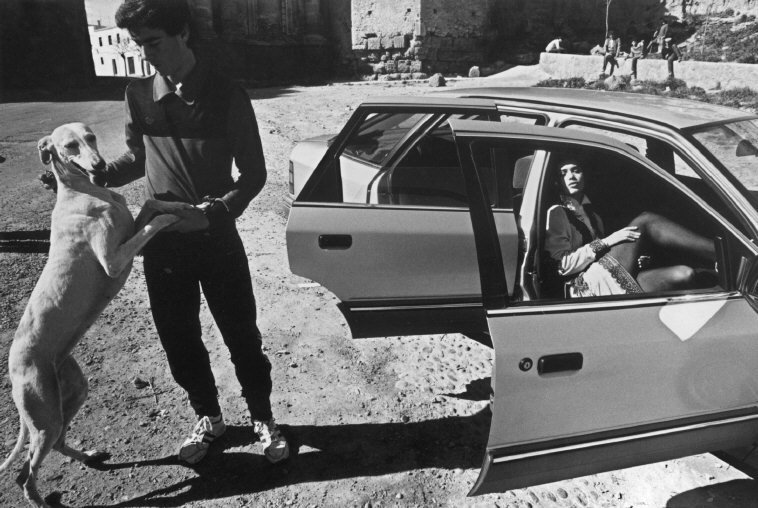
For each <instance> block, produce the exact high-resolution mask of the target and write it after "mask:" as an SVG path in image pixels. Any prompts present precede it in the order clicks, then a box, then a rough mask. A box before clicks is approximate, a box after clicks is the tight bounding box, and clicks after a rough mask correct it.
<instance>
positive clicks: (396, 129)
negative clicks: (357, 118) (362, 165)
mask: <svg viewBox="0 0 758 508" xmlns="http://www.w3.org/2000/svg"><path fill="white" fill-rule="evenodd" d="M428 116H429V115H428V114H425V113H370V114H368V115H367V116H366V118H364V120H363V123H362V125H361V126H360V128H359V129H358V130H356V131H355V133H354V134H353V135H352V136H351V137H350V139H349V140H348V141H347V144H346V145H345V148H344V151H343V155H348V156H351V157H355V158H356V159H359V160H361V161H364V162H368V163H371V164H377V165H380V164H382V162H383V161H384V160H385V159H386V158H387V156H388V155H389V154H390V153H391V152H392V150H393V148H395V146H396V145H397V144H398V142H400V140H402V139H403V137H404V136H405V135H406V134H407V133H408V131H409V130H410V129H412V128H413V127H414V126H415V125H416V124H418V123H419V122H420V121H421V120H422V119H423V118H425V117H428Z"/></svg>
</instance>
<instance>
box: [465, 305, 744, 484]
mask: <svg viewBox="0 0 758 508" xmlns="http://www.w3.org/2000/svg"><path fill="white" fill-rule="evenodd" d="M719 300H720V303H722V304H723V305H722V306H721V307H720V309H719V310H718V311H717V312H716V313H715V314H714V315H713V316H712V317H711V319H710V320H708V322H707V323H704V324H703V325H702V326H701V327H700V329H699V330H698V331H697V332H696V333H694V334H693V335H692V336H690V337H689V338H686V339H685V340H683V339H682V338H681V337H680V335H678V334H677V333H676V330H672V327H671V325H667V324H666V323H665V322H663V320H662V319H661V315H662V314H664V312H665V311H666V309H667V308H669V307H672V306H674V307H679V309H677V310H676V312H678V313H679V314H680V317H681V319H683V320H686V319H687V316H688V315H691V316H696V315H698V314H699V312H700V311H701V310H702V308H701V307H699V306H698V304H699V303H702V302H687V301H680V302H669V301H662V302H658V301H650V302H645V303H643V302H638V303H636V304H635V305H634V306H628V305H627V306H624V305H622V306H618V307H609V308H603V307H602V306H593V305H590V306H587V305H582V304H576V305H562V306H560V307H559V308H556V309H554V310H553V309H551V308H550V306H544V307H540V308H538V309H537V308H534V309H530V312H527V313H524V314H518V313H517V311H516V309H513V312H501V313H497V312H490V313H488V315H487V322H488V325H489V330H490V334H491V336H492V342H493V345H494V348H495V352H496V355H495V375H494V379H493V388H494V392H495V398H494V404H493V417H492V426H491V429H490V436H489V441H488V445H487V455H488V457H490V459H489V460H490V462H492V461H493V460H494V458H498V459H499V460H500V462H499V463H500V464H504V465H503V466H502V467H492V465H490V468H489V471H487V472H484V471H483V472H482V475H483V478H482V479H481V480H480V483H481V485H480V486H479V489H480V490H479V491H478V492H477V493H482V492H485V491H487V487H485V486H486V485H489V484H491V485H492V486H491V487H489V488H493V487H494V486H497V487H494V488H503V487H506V488H508V489H510V488H518V487H520V486H523V485H528V484H534V483H542V482H543V481H553V480H555V479H560V478H567V477H574V476H580V475H583V474H589V473H591V472H597V471H602V470H604V469H605V468H607V467H608V466H610V469H617V468H620V467H627V466H629V465H632V464H643V463H646V462H649V459H648V458H647V457H646V456H645V453H652V452H655V457H656V459H655V460H664V459H670V458H673V457H677V456H682V455H690V454H693V453H700V452H703V451H707V450H709V449H710V450H713V449H714V448H708V447H705V448H703V443H705V442H707V439H712V437H709V436H711V435H712V434H713V433H714V432H715V431H714V429H713V428H712V427H710V426H706V427H703V428H699V429H691V430H689V431H688V435H689V436H690V437H691V439H689V440H688V441H687V442H678V441H675V440H672V441H668V440H666V439H663V440H658V439H656V438H657V436H650V437H646V438H640V439H628V440H625V441H620V442H613V443H606V444H602V443H603V441H604V440H605V439H607V436H606V434H607V433H609V432H614V431H616V432H617V433H619V435H628V433H629V431H628V430H625V429H628V428H629V427H636V428H639V429H643V428H644V426H646V425H647V426H650V425H654V424H658V425H659V426H660V427H661V428H663V429H665V428H667V427H668V426H671V427H674V428H678V427H679V425H680V424H678V423H675V422H676V420H679V419H687V418H695V417H701V418H704V417H705V418H706V420H707V419H708V417H711V419H712V420H715V421H720V420H722V419H723V418H724V417H725V416H724V415H728V414H729V412H730V411H733V410H737V409H745V408H752V411H753V412H754V413H756V414H758V406H757V403H758V378H756V377H755V376H753V375H752V374H751V373H752V370H753V369H752V368H751V365H752V366H754V365H758V347H756V342H757V341H758V336H757V335H756V333H755V330H757V329H758V316H756V313H755V311H753V309H752V308H751V307H750V306H749V305H748V304H747V302H746V301H745V300H744V299H743V298H742V297H736V296H732V297H727V296H726V295H722V296H720V297H718V298H716V299H715V300H714V301H719ZM572 307H575V308H574V309H572ZM582 307H585V309H584V310H583V309H582ZM687 307H692V308H691V309H689V310H688V309H687ZM535 312H539V314H535ZM535 315H539V327H538V329H539V333H535V332H534V330H535V319H534V318H535ZM565 353H580V354H581V355H582V356H583V360H584V361H583V364H582V366H581V369H579V370H572V371H566V372H556V373H553V374H544V375H541V374H539V373H538V369H537V364H538V362H539V361H540V359H541V358H543V357H545V356H548V355H558V354H565ZM525 361H529V362H531V363H533V364H534V366H533V367H532V368H531V369H529V370H527V371H524V370H523V369H522V366H523V365H524V362H525ZM518 408H524V410H521V411H520V410H518ZM734 424H735V425H737V426H738V427H740V428H742V427H743V426H744V425H746V424H745V422H744V421H736V422H734ZM727 427H731V425H727ZM748 428H749V431H748V432H747V433H745V432H742V433H741V434H740V433H737V432H736V431H729V432H733V434H732V437H733V439H734V440H735V441H734V442H727V443H724V444H723V445H722V444H720V445H719V446H725V445H726V444H728V445H729V446H730V447H733V446H741V445H747V444H750V443H751V442H752V440H753V439H755V438H756V437H757V436H758V419H757V420H753V421H752V427H750V426H748ZM701 432H702V434H703V435H702V436H700V433H701ZM631 434H634V433H633V432H632V433H631ZM715 435H716V436H717V437H718V439H723V436H722V435H721V434H720V433H719V432H716V434H715ZM572 440H575V441H576V440H578V442H580V443H582V444H583V447H582V448H580V449H577V450H573V449H571V450H564V451H562V452H558V451H557V450H554V451H553V452H552V453H555V454H557V455H560V456H561V457H563V463H562V464H561V466H560V467H558V466H557V465H556V466H555V467H554V466H553V465H552V464H549V463H548V464H547V468H546V463H545V460H546V459H545V457H544V456H543V454H541V455H537V456H528V457H527V456H524V455H523V454H524V450H523V447H524V445H525V444H529V446H528V449H529V450H531V451H534V450H537V449H540V448H543V447H544V446H547V443H553V445H551V446H556V445H555V443H560V442H561V441H567V442H571V441H572ZM645 441H650V442H655V444H654V445H653V444H650V445H649V446H650V447H652V448H651V450H648V451H647V452H646V448H645V447H646V446H648V445H643V444H640V443H642V442H645ZM659 441H660V442H659ZM625 446H628V447H629V450H627V451H624V447H625ZM638 446H640V447H641V450H637V447H638ZM708 446H711V445H708ZM606 447H609V448H611V449H616V451H615V452H614V453H616V454H617V457H619V458H623V461H622V462H619V463H614V462H613V459H609V458H606V457H603V454H604V453H606V452H597V450H599V449H604V448H606ZM717 449H718V448H717ZM588 450H589V451H588ZM593 450H594V452H593ZM639 451H642V452H645V453H639ZM595 452H597V453H595ZM572 454H576V456H575V457H573V458H571V457H570V456H571V455H572ZM593 454H597V455H599V456H597V457H595V456H594V455H593ZM514 455H516V456H518V458H515V459H514V458H513V456H514ZM624 455H628V457H625V458H624ZM590 459H591V460H592V461H593V463H594V464H596V466H592V465H591V464H590V463H588V460H590ZM515 462H518V464H519V466H518V468H516V470H517V471H515V473H517V474H516V476H515V477H511V476H510V475H513V474H514V469H512V468H511V466H512V465H513V463H515ZM505 464H507V465H508V466H507V467H506V466H505ZM527 464H531V465H527ZM595 467H600V469H597V468H595ZM526 468H533V469H534V470H535V471H537V472H539V474H538V475H537V476H535V477H533V478H530V477H529V476H528V475H525V473H524V471H525V470H526ZM553 469H557V471H556V472H555V473H549V472H548V471H552V470H553ZM545 478H549V480H546V479H545ZM524 482H526V483H524Z"/></svg>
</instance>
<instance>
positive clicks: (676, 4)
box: [666, 0, 758, 18]
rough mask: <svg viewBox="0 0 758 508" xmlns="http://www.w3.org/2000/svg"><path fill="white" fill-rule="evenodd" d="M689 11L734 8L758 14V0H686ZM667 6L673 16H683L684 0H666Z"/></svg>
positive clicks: (722, 10) (714, 11) (697, 11)
mask: <svg viewBox="0 0 758 508" xmlns="http://www.w3.org/2000/svg"><path fill="white" fill-rule="evenodd" d="M684 3H685V4H686V9H687V12H688V13H692V14H706V13H708V12H709V11H710V12H712V13H718V12H724V11H726V10H727V9H732V11H734V13H735V14H738V13H739V14H754V15H756V16H758V2H757V1H756V0H684ZM666 7H667V8H668V10H669V12H670V13H671V14H672V15H673V16H677V17H679V18H681V17H682V0H666Z"/></svg>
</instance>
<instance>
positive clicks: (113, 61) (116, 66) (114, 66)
mask: <svg viewBox="0 0 758 508" xmlns="http://www.w3.org/2000/svg"><path fill="white" fill-rule="evenodd" d="M111 64H112V66H113V75H114V76H118V65H116V59H115V58H114V59H113V60H111Z"/></svg>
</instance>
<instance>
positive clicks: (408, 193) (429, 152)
mask: <svg viewBox="0 0 758 508" xmlns="http://www.w3.org/2000/svg"><path fill="white" fill-rule="evenodd" d="M453 119H465V120H479V121H490V122H505V121H513V122H519V123H529V124H533V125H534V124H544V123H545V118H544V117H542V116H539V115H525V114H520V113H519V114H515V113H508V112H502V111H484V112H482V111H473V112H465V113H413V112H407V111H406V112H373V113H368V114H367V115H366V116H365V117H364V118H363V119H362V123H361V125H360V126H359V127H358V129H356V130H355V131H354V133H353V134H352V135H351V136H350V138H349V139H348V140H347V142H346V144H345V147H344V149H343V151H342V153H341V154H340V156H339V171H340V178H341V182H342V201H343V202H345V203H363V204H381V205H399V206H438V207H467V206H468V200H467V198H466V195H465V192H464V190H463V189H464V186H463V173H462V170H461V168H460V163H459V160H458V154H457V151H456V147H455V143H454V141H453V136H452V132H451V130H450V124H449V121H450V120H453ZM414 131H418V133H415V132H414ZM395 153H397V156H395V155H393V154H395ZM478 157H479V158H480V159H481V160H483V159H482V158H483V157H485V155H484V154H482V155H478ZM487 157H489V159H490V160H489V161H488V162H487V164H488V165H489V166H490V167H491V168H497V167H499V166H500V165H501V163H499V162H498V159H499V157H500V156H499V155H498V153H497V152H492V153H488V154H487ZM392 159H396V160H397V162H392ZM482 163H483V164H484V162H482ZM388 165H392V166H393V167H388ZM521 167H522V168H523V167H524V164H523V163H522V165H521ZM511 169H512V168H511ZM527 169H528V168H527ZM493 171H495V169H493ZM519 175H520V176H521V177H522V178H521V180H522V181H523V180H524V178H523V177H524V176H525V172H524V170H523V169H522V171H520V172H519ZM509 178H510V177H509ZM509 189H510V187H509ZM491 193H492V194H491V198H492V206H493V207H496V208H503V209H512V208H513V204H514V201H513V197H512V192H511V191H510V190H507V189H505V190H504V189H499V188H495V187H493V188H491Z"/></svg>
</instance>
